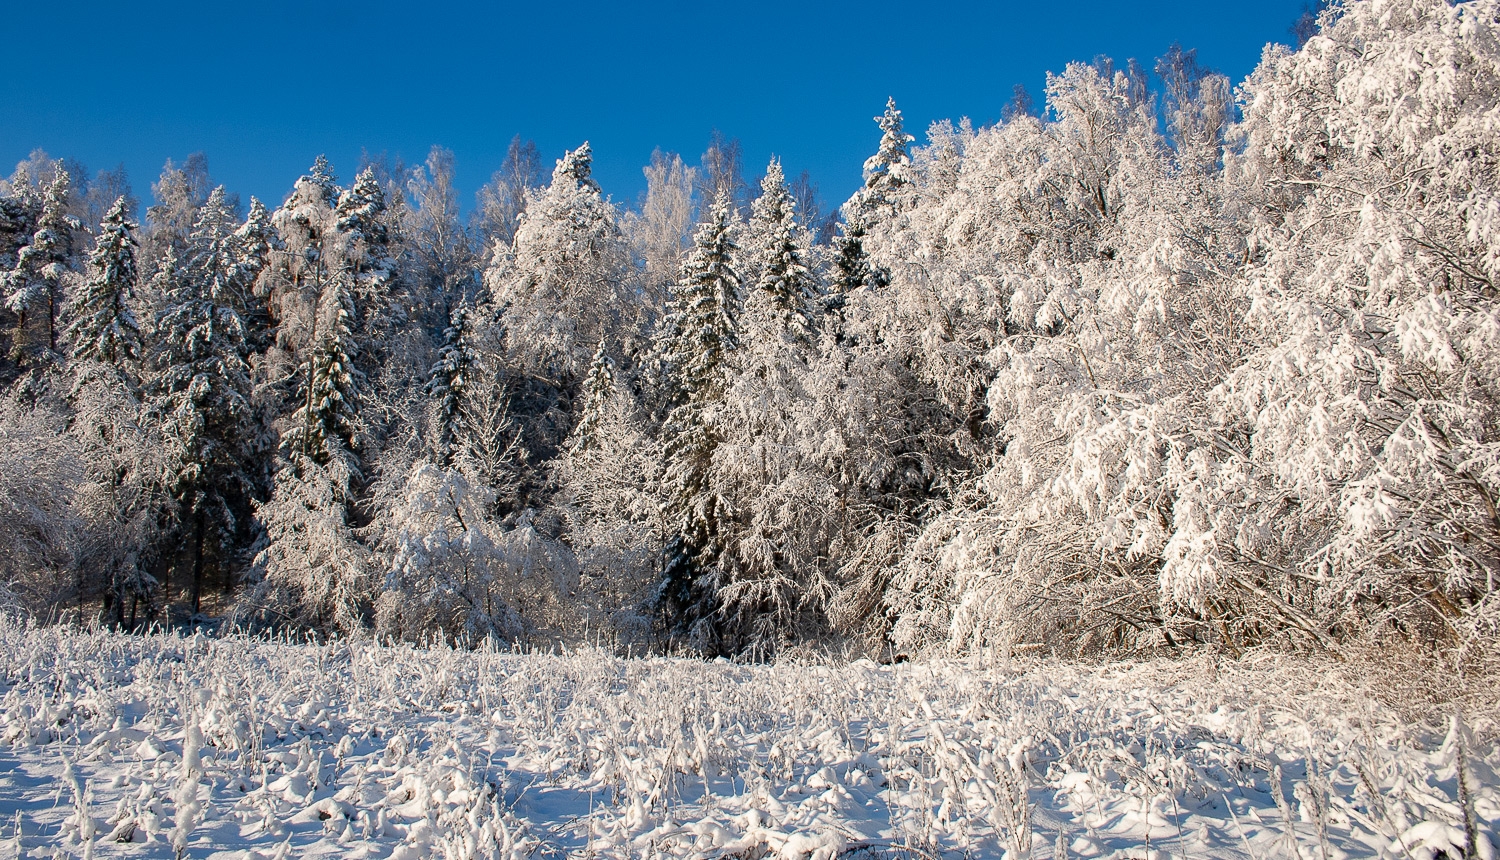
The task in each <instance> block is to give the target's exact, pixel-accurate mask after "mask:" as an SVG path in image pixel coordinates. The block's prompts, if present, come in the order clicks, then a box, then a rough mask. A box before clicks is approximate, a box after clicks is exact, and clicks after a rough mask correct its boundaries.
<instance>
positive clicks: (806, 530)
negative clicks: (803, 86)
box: [707, 160, 839, 657]
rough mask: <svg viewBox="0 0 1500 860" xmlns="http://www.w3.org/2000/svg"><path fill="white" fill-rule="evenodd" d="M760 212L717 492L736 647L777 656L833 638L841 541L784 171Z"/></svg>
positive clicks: (727, 396)
mask: <svg viewBox="0 0 1500 860" xmlns="http://www.w3.org/2000/svg"><path fill="white" fill-rule="evenodd" d="M761 189H762V193H761V196H760V197H759V198H758V199H757V200H756V201H755V202H754V204H753V206H752V213H751V218H750V224H749V225H748V227H747V229H746V231H745V233H746V236H747V239H746V242H747V243H749V242H754V243H755V244H754V245H753V246H751V247H749V248H746V249H745V251H746V254H745V256H746V257H748V258H749V259H750V260H751V261H753V262H752V263H751V264H750V265H749V266H747V267H746V268H753V269H754V270H755V271H756V272H757V273H758V274H757V276H756V281H755V282H754V286H752V287H751V288H750V290H749V294H748V296H747V297H746V299H745V302H744V311H743V314H742V315H741V317H740V324H741V327H742V329H743V333H742V335H741V337H740V346H739V348H738V349H737V350H735V351H734V353H733V356H732V358H731V361H730V366H731V368H732V370H731V371H730V373H729V374H728V377H727V382H726V388H725V393H724V396H723V402H722V406H721V408H720V415H721V419H720V421H719V430H718V436H719V441H718V444H717V445H716V446H715V448H714V449H713V452H712V462H711V465H710V468H709V471H708V476H707V485H708V487H709V491H710V495H711V496H712V497H714V498H717V499H719V500H722V501H721V502H720V507H721V509H722V512H721V513H720V520H719V524H718V532H719V543H720V547H721V548H720V550H719V555H718V565H719V569H720V571H721V572H720V585H719V589H718V597H719V600H720V602H721V604H722V608H721V615H722V618H723V620H722V628H723V632H724V647H725V649H726V650H732V651H735V652H738V653H750V654H755V655H758V656H761V657H764V656H767V655H769V654H771V653H773V652H774V651H775V649H776V648H777V647H778V646H779V645H781V644H783V643H787V642H792V641H798V640H802V641H807V640H810V639H812V638H814V637H816V636H819V635H821V634H826V633H827V624H826V622H825V620H824V618H823V611H824V609H825V607H826V605H827V603H828V601H829V598H831V597H832V595H833V594H834V593H835V592H836V590H837V587H836V584H835V583H834V582H833V581H832V579H831V578H830V576H829V573H830V569H829V567H828V564H827V561H828V558H829V555H830V553H829V542H830V539H831V538H830V535H831V532H833V531H836V528H837V526H836V525H835V523H836V522H837V512H838V510H839V504H838V499H837V498H836V492H835V488H834V484H833V482H832V481H831V480H830V474H829V472H828V470H827V469H826V468H825V466H826V465H827V464H826V461H825V459H824V458H823V457H822V456H820V453H821V452H820V451H819V448H820V447H821V444H822V443H823V442H824V441H825V440H824V438H823V436H822V433H821V431H820V429H819V428H817V427H816V419H817V415H816V414H815V404H814V403H813V398H812V396H811V395H810V393H809V391H808V383H809V377H810V375H811V374H812V372H813V371H812V369H811V367H810V365H811V364H812V363H814V362H816V361H818V360H819V358H820V356H819V355H818V352H817V345H818V344H817V337H818V330H817V327H816V323H815V321H814V311H813V307H814V303H815V301H816V300H817V297H818V293H819V290H818V284H817V281H816V280H815V278H814V277H813V275H812V273H811V272H810V271H809V270H808V269H807V266H806V265H805V264H804V263H803V253H804V246H803V244H802V243H803V241H804V237H805V233H804V231H803V230H802V229H801V226H800V225H799V224H798V223H797V220H796V213H795V211H794V207H793V203H792V200H791V196H790V194H789V193H788V190H787V187H786V182H785V179H784V177H783V175H782V171H781V165H780V163H779V162H777V161H775V160H772V162H771V164H770V166H769V168H768V169H767V172H766V177H765V179H764V181H762V183H761Z"/></svg>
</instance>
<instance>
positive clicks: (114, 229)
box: [68, 197, 142, 366]
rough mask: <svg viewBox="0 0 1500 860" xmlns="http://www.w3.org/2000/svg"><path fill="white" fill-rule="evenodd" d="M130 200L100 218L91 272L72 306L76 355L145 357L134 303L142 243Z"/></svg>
mask: <svg viewBox="0 0 1500 860" xmlns="http://www.w3.org/2000/svg"><path fill="white" fill-rule="evenodd" d="M127 206H128V203H127V201H126V199H125V198H124V197H120V198H118V199H117V200H115V205H114V206H113V207H111V208H110V210H109V213H108V214H107V215H105V216H104V220H103V221H102V222H101V223H100V225H99V237H98V239H97V240H96V241H95V243H94V251H93V254H92V255H90V257H89V278H88V280H87V281H85V282H84V285H83V289H82V290H80V291H79V293H78V295H77V296H75V297H74V300H73V302H72V305H71V306H70V308H69V316H71V317H72V318H73V323H72V325H70V326H69V327H68V339H69V340H70V341H72V343H73V360H74V361H87V362H98V363H101V364H109V365H115V366H118V365H121V364H123V363H125V362H130V361H136V360H139V359H140V358H141V357H142V355H141V327H140V323H139V322H138V321H137V320H136V316H135V311H134V309H133V308H132V307H131V304H132V301H133V298H134V293H135V289H136V279H137V278H138V277H139V273H138V271H137V269H136V251H137V249H138V247H139V246H138V244H137V242H136V239H135V229H136V225H135V224H132V223H131V222H130V220H129V213H128V210H127V208H126V207H127Z"/></svg>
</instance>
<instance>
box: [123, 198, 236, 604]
mask: <svg viewBox="0 0 1500 860" xmlns="http://www.w3.org/2000/svg"><path fill="white" fill-rule="evenodd" d="M220 214H222V213H215V212H209V213H208V215H207V217H206V218H204V219H201V221H200V224H199V226H198V227H197V228H195V230H194V232H193V238H192V241H191V242H190V243H189V248H188V252H189V254H190V255H191V260H192V263H191V265H187V266H183V267H181V268H179V267H178V266H177V263H176V260H175V252H173V251H172V250H171V248H168V249H167V250H166V252H165V255H164V257H163V259H162V262H161V267H160V270H159V272H158V274H157V278H156V286H157V289H159V290H160V291H161V293H162V294H163V295H164V296H165V297H166V302H167V304H166V306H165V308H164V309H163V310H162V311H161V312H160V314H159V316H158V317H157V320H156V325H155V337H154V341H155V343H154V348H153V350H152V353H151V355H150V359H149V368H150V376H149V380H148V384H147V401H146V410H147V419H146V420H147V421H148V423H151V424H154V425H156V426H159V427H161V432H162V436H163V439H164V442H165V445H166V453H167V467H166V469H167V480H166V484H167V489H168V491H169V492H170V493H171V495H172V497H173V499H175V500H176V502H177V505H178V508H179V510H178V517H177V522H178V527H179V528H180V529H182V530H184V531H185V532H186V533H185V534H184V535H183V538H184V539H185V540H186V549H187V556H188V557H187V559H186V561H187V564H188V565H189V569H190V571H191V591H190V602H191V610H192V611H193V612H195V613H196V612H197V611H199V609H200V602H199V601H200V599H201V595H202V585H203V582H204V577H205V574H206V571H207V569H208V567H209V566H210V565H213V566H215V567H217V568H218V569H221V570H222V569H223V567H224V566H225V565H226V564H227V563H228V562H229V561H230V558H229V554H230V552H231V550H232V538H233V537H234V534H235V530H236V528H237V527H239V526H240V525H241V523H242V519H241V518H242V516H243V515H244V514H245V513H247V512H248V507H249V503H250V500H251V499H253V498H254V497H255V495H256V489H255V488H256V481H255V480H254V477H253V474H252V471H251V468H250V466H249V464H248V463H247V448H248V445H249V440H250V437H251V434H252V433H253V427H252V426H251V421H250V416H251V407H250V401H249V398H250V392H251V383H250V377H249V368H248V366H247V365H246V363H245V327H244V322H243V321H242V320H241V319H240V316H239V314H237V313H236V312H235V311H234V309H233V308H232V307H230V306H228V305H227V304H225V303H224V300H225V298H227V297H226V296H225V295H224V293H223V292H222V291H221V290H219V289H218V285H219V284H220V281H219V276H220V274H221V270H220V268H219V257H218V251H217V250H216V246H217V245H218V244H220V243H221V242H222V240H223V239H224V237H225V236H226V235H227V232H226V231H227V227H228V226H232V225H227V226H226V225H224V224H222V223H220V220H219V215H220Z"/></svg>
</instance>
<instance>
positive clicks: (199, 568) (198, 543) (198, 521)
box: [192, 510, 203, 615]
mask: <svg viewBox="0 0 1500 860" xmlns="http://www.w3.org/2000/svg"><path fill="white" fill-rule="evenodd" d="M202 596H203V511H202V510H199V511H197V512H195V513H194V514H193V594H192V603H193V614H194V615H197V614H198V610H199V603H200V600H201V598H202Z"/></svg>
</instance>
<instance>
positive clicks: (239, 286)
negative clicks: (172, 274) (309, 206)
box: [228, 197, 281, 353]
mask: <svg viewBox="0 0 1500 860" xmlns="http://www.w3.org/2000/svg"><path fill="white" fill-rule="evenodd" d="M280 242H281V239H280V237H278V236H277V235H276V228H275V227H274V226H272V224H271V213H270V212H269V211H268V210H267V209H266V205H265V204H264V203H262V202H260V200H258V199H256V198H254V197H251V198H250V213H249V214H248V215H247V216H245V223H243V224H241V225H240V226H239V228H238V229H236V230H235V231H234V243H235V246H236V247H235V250H236V254H235V257H234V259H233V261H232V267H231V269H230V271H229V273H228V274H229V283H230V285H231V286H232V290H233V292H232V295H233V297H234V300H235V301H236V303H237V309H238V310H239V313H240V317H241V318H242V319H243V320H244V321H245V344H246V346H247V347H248V348H249V350H250V351H251V352H252V353H261V352H265V350H266V348H267V347H268V346H270V338H271V312H270V308H269V307H268V306H267V304H266V301H265V298H264V297H263V296H261V295H260V294H259V292H258V291H257V283H258V282H259V280H260V275H261V272H263V271H265V269H266V267H267V266H268V265H270V262H271V254H272V253H273V252H274V251H276V250H277V248H278V247H279V245H280Z"/></svg>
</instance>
